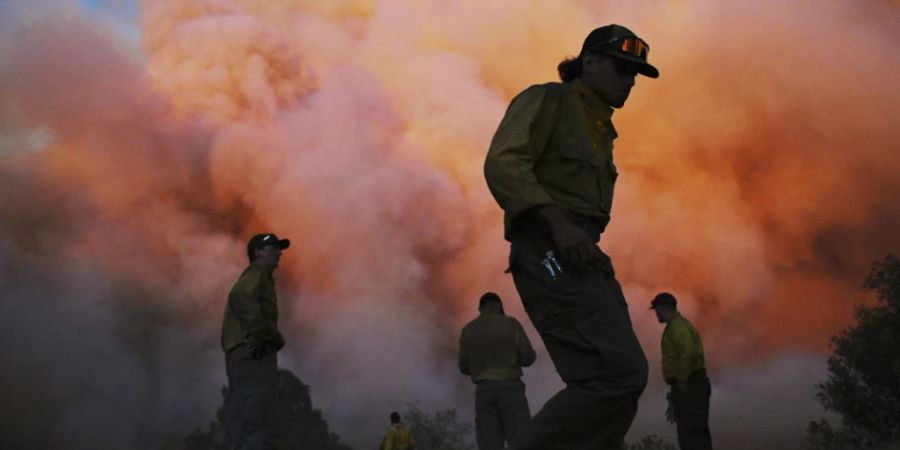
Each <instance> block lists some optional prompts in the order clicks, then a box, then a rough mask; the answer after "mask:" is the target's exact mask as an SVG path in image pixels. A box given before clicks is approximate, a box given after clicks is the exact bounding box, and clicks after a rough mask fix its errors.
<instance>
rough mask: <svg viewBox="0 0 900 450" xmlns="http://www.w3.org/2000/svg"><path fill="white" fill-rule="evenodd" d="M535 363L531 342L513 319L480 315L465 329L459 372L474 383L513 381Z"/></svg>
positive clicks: (500, 315) (460, 351)
mask: <svg viewBox="0 0 900 450" xmlns="http://www.w3.org/2000/svg"><path fill="white" fill-rule="evenodd" d="M534 359H535V353H534V348H532V346H531V341H529V340H528V336H527V335H526V334H525V330H524V329H522V325H521V324H520V323H519V321H518V320H516V319H515V318H513V317H509V316H505V315H502V314H481V315H479V316H478V317H477V318H475V320H473V321H471V322H469V323H468V324H466V326H465V327H463V330H462V334H461V336H460V338H459V370H460V372H462V373H463V374H465V375H469V376H470V377H471V378H472V382H473V383H477V382H479V381H483V380H493V381H503V380H514V379H516V378H519V377H521V376H522V367H527V366H530V365H531V364H532V363H534Z"/></svg>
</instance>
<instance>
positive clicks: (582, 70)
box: [557, 24, 659, 108]
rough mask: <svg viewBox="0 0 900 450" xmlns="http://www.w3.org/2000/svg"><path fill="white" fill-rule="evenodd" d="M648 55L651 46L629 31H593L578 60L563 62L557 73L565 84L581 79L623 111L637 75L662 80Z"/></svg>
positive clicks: (616, 28)
mask: <svg viewBox="0 0 900 450" xmlns="http://www.w3.org/2000/svg"><path fill="white" fill-rule="evenodd" d="M649 52H650V46H649V45H647V43H646V42H645V41H644V40H643V39H641V38H639V37H637V35H635V34H634V33H632V32H631V30H629V29H628V28H625V27H623V26H621V25H615V24H613V25H606V26H603V27H600V28H597V29H595V30H594V31H591V32H590V34H588V35H587V37H586V38H585V39H584V44H583V45H582V46H581V53H580V54H579V55H578V57H576V58H567V59H565V60H563V61H562V62H561V63H559V65H558V66H557V70H558V71H559V77H560V79H562V81H564V82H567V83H568V82H569V81H572V80H575V79H576V78H580V79H581V81H582V82H583V83H584V84H585V85H587V86H588V87H589V88H590V89H591V90H592V91H594V93H595V94H597V96H598V97H600V99H601V100H603V101H604V102H606V103H607V104H608V105H609V106H612V107H613V108H621V107H622V106H623V105H625V100H627V99H628V96H629V95H630V94H631V88H632V87H634V81H635V80H634V79H635V76H636V75H637V74H641V75H644V76H647V77H650V78H657V77H659V71H658V70H657V69H656V67H653V66H652V65H650V63H648V62H647V54H648V53H649Z"/></svg>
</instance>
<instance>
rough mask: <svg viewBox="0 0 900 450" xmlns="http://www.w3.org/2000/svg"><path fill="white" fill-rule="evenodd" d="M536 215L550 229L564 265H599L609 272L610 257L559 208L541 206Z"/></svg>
mask: <svg viewBox="0 0 900 450" xmlns="http://www.w3.org/2000/svg"><path fill="white" fill-rule="evenodd" d="M534 215H535V216H536V217H537V218H538V219H540V220H541V221H542V222H544V223H545V224H546V225H547V226H548V227H549V228H550V237H551V238H552V239H553V244H554V246H555V247H556V249H557V250H558V251H559V257H560V261H561V262H562V263H563V264H564V265H567V266H570V267H573V268H583V267H587V266H591V265H597V267H598V268H601V269H603V270H604V271H608V269H607V268H606V264H608V261H607V258H608V257H607V256H606V255H605V254H603V252H601V251H600V249H599V248H597V244H596V243H595V242H594V240H593V239H591V237H590V236H589V235H588V234H587V232H586V231H584V230H583V229H582V228H581V227H579V226H577V225H575V224H574V223H572V221H571V220H569V218H568V217H567V216H566V214H565V213H564V212H563V211H562V209H560V207H559V206H556V205H544V206H539V207H537V208H535V210H534Z"/></svg>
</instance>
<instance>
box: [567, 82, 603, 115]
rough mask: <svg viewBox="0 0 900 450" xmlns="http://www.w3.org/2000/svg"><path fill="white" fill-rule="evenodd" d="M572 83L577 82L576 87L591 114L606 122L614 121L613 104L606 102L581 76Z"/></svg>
mask: <svg viewBox="0 0 900 450" xmlns="http://www.w3.org/2000/svg"><path fill="white" fill-rule="evenodd" d="M572 83H574V84H575V89H577V90H578V93H579V94H580V97H581V100H582V102H584V104H585V105H587V107H588V109H589V110H590V111H591V114H593V115H595V116H596V117H597V118H598V119H600V120H602V121H604V122H606V123H612V114H613V109H612V106H609V105H608V104H606V102H604V101H603V100H601V99H600V97H599V96H597V94H596V93H594V91H592V90H591V88H589V87H588V86H587V85H586V84H584V83H583V82H582V81H581V78H576V79H575V80H574V81H572Z"/></svg>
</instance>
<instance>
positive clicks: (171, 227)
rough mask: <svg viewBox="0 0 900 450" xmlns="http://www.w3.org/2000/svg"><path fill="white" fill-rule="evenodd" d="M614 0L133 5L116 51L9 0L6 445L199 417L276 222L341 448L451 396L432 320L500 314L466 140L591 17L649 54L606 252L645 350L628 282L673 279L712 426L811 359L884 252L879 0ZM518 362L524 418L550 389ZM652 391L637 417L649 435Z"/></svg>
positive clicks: (627, 130) (93, 34)
mask: <svg viewBox="0 0 900 450" xmlns="http://www.w3.org/2000/svg"><path fill="white" fill-rule="evenodd" d="M628 6H629V7H628V8H627V9H628V10H627V11H626V10H625V9H624V6H623V7H620V8H623V9H621V10H617V9H616V8H617V7H616V6H615V5H600V6H598V5H595V4H594V3H591V4H590V5H588V4H586V3H584V4H583V3H580V2H566V3H559V2H555V3H552V4H551V3H549V2H531V3H529V2H492V3H490V4H487V5H485V4H484V2H475V1H460V2H453V3H452V5H451V4H431V5H428V4H421V3H419V2H400V1H375V0H369V1H358V2H349V1H348V2H340V3H337V2H315V1H308V2H282V1H266V2H251V1H224V2H223V1H153V2H147V3H145V4H143V5H142V11H141V35H142V39H143V46H144V48H143V54H141V55H138V54H135V52H132V51H129V50H128V47H127V46H126V45H125V44H122V43H121V42H122V41H121V40H120V39H118V38H117V34H116V33H115V32H114V31H112V30H111V29H110V28H109V27H104V26H100V25H99V24H98V23H96V22H95V21H92V20H91V19H89V18H85V17H79V16H78V15H77V14H75V13H73V12H71V11H70V12H69V13H67V14H66V15H63V14H62V13H60V12H59V11H56V12H54V13H53V14H35V13H33V12H28V13H27V14H26V10H25V8H23V7H19V6H12V7H7V9H8V13H9V14H5V16H6V17H7V18H6V19H4V21H7V20H8V21H9V22H10V26H5V27H3V30H4V31H3V32H2V33H3V35H4V36H3V37H4V39H2V42H4V43H5V44H4V45H3V47H2V48H0V57H2V60H0V94H2V98H3V99H4V100H3V102H4V104H3V105H2V116H0V117H2V123H0V135H2V138H3V139H2V140H0V143H2V144H3V148H2V149H0V176H2V183H3V187H2V191H0V211H2V215H0V231H2V235H3V236H5V238H3V239H2V240H0V249H2V252H0V286H2V289H3V292H4V297H5V299H4V302H3V306H2V308H3V311H2V312H3V313H2V315H0V317H2V319H0V320H3V323H2V331H0V333H3V334H2V336H3V341H4V342H8V343H15V344H13V347H14V348H13V349H12V350H11V351H10V352H8V353H7V356H5V357H4V361H3V368H4V369H7V372H11V373H12V374H13V375H12V376H11V377H4V381H3V385H2V387H3V390H4V393H7V392H10V393H15V395H13V396H11V398H12V399H13V402H12V403H13V404H15V405H17V410H16V412H15V415H14V416H12V417H11V418H10V420H5V421H4V423H6V424H8V425H10V426H11V427H12V430H14V432H9V433H3V435H4V439H12V441H11V444H12V445H14V446H17V447H23V448H24V447H34V446H35V442H37V443H39V444H43V445H41V446H42V447H43V448H54V447H57V448H58V447H61V446H62V445H63V444H62V443H64V442H75V441H77V442H83V443H84V447H85V448H88V447H89V448H154V447H155V446H156V444H158V442H159V441H160V439H163V438H164V437H165V435H167V434H176V433H179V432H184V431H186V430H187V429H188V428H190V427H193V426H195V425H199V424H200V423H201V422H202V420H204V419H205V418H206V417H210V415H211V410H212V408H213V407H214V406H215V405H216V404H217V403H218V401H219V398H218V391H217V388H216V387H217V386H218V385H220V384H221V383H223V382H224V376H223V375H222V373H221V372H222V370H221V355H220V354H219V351H218V348H217V333H218V326H219V320H220V317H221V313H222V308H223V303H224V299H225V296H226V293H227V290H228V288H229V287H230V284H231V283H232V282H233V280H234V278H235V277H236V276H237V274H238V273H239V272H240V270H241V268H242V266H243V264H244V263H245V261H244V260H243V258H242V256H241V255H242V250H241V249H242V245H243V244H242V243H243V242H244V241H245V239H246V238H247V237H248V236H249V235H251V234H253V233H255V232H257V231H259V230H272V231H275V232H277V233H279V234H280V235H284V236H287V237H289V238H291V239H292V241H293V242H294V246H293V247H292V248H291V250H290V251H289V253H287V255H286V257H285V258H284V259H283V267H282V268H281V269H279V271H278V282H279V291H280V294H281V302H282V310H283V311H282V314H283V319H282V327H283V328H284V330H285V332H286V334H287V336H288V341H289V345H288V347H287V348H286V350H285V352H283V354H282V363H283V364H284V365H286V366H287V367H290V368H292V369H294V370H296V371H297V373H298V375H299V376H300V377H301V378H303V379H304V380H305V381H307V382H309V383H310V384H311V385H312V386H313V398H314V401H315V402H316V404H317V405H318V406H320V407H322V408H323V409H324V411H325V413H326V417H327V418H328V419H329V421H330V422H331V423H332V425H333V426H335V428H336V429H337V430H338V432H340V433H341V434H342V435H343V436H344V437H345V438H347V439H348V440H349V441H350V442H352V443H354V444H356V445H358V446H365V445H369V444H371V442H373V441H374V437H375V435H376V433H377V432H378V431H379V430H380V429H381V427H382V424H383V423H384V422H386V419H385V416H386V414H387V412H389V411H390V410H393V409H400V408H402V405H403V404H404V403H406V402H407V401H410V400H413V399H419V400H421V401H422V402H423V403H424V404H425V405H426V406H454V405H462V407H463V408H467V406H466V405H468V402H469V401H470V399H469V398H468V392H469V389H470V388H469V387H468V385H467V381H466V380H465V379H463V378H462V377H460V376H458V375H457V374H456V373H455V367H454V359H453V356H454V355H453V352H454V350H455V347H454V346H455V337H456V336H455V335H456V330H457V329H458V328H457V327H458V326H459V325H460V324H462V323H463V322H464V321H466V320H467V319H468V318H469V317H470V316H471V315H472V314H473V309H474V308H473V306H474V305H473V304H474V300H475V299H476V298H477V296H478V294H479V293H480V292H483V291H484V290H488V289H490V290H497V291H499V292H501V295H505V296H506V297H507V298H509V299H510V301H509V302H508V303H509V304H510V305H509V308H508V309H510V310H511V311H512V312H513V313H514V314H517V315H518V316H519V317H523V315H522V313H521V309H520V308H519V307H518V306H517V305H515V303H516V302H515V301H514V299H515V295H514V290H513V289H512V286H511V283H510V282H509V280H508V278H507V277H506V276H504V275H503V274H502V269H503V268H504V263H505V256H506V255H505V253H506V245H505V244H504V243H503V241H502V240H501V238H500V237H501V234H502V233H501V230H500V227H501V219H500V214H499V210H498V209H497V208H496V206H495V204H494V203H493V200H492V199H491V198H490V196H489V194H488V192H487V190H486V189H485V186H484V182H483V180H482V175H481V163H482V161H483V156H484V151H485V148H486V146H487V143H488V142H489V140H490V137H491V134H492V132H493V131H494V128H495V126H496V124H497V122H498V121H499V119H500V117H501V116H502V113H503V110H504V108H505V107H506V104H507V103H508V99H509V97H510V96H511V95H514V94H515V93H516V92H517V91H518V90H520V89H522V88H523V87H525V86H527V85H528V84H530V83H536V82H543V81H547V80H551V79H553V77H554V73H553V69H554V67H555V64H556V62H558V60H559V59H560V57H561V56H563V55H566V54H571V53H573V52H575V51H577V49H578V47H579V45H580V40H581V39H582V38H583V36H584V34H585V33H586V32H587V31H588V30H589V29H590V28H591V27H593V26H595V25H596V24H600V23H607V22H618V23H624V24H628V25H629V26H631V27H632V28H633V29H635V30H636V31H638V33H640V34H642V35H643V36H644V37H645V38H646V39H647V40H648V41H649V42H650V43H651V46H652V47H653V51H652V52H651V60H653V61H654V63H656V64H657V65H658V66H659V67H660V69H661V71H662V73H663V76H662V77H661V78H660V79H659V80H653V81H650V80H643V79H642V80H639V84H638V86H637V88H636V89H635V91H634V93H633V96H632V99H631V100H630V102H629V104H628V106H627V107H626V108H625V109H623V110H622V111H621V112H620V113H617V116H616V119H617V122H616V123H617V128H618V129H619V131H620V135H621V137H620V139H619V141H617V162H618V165H619V167H620V171H621V172H622V173H623V175H622V177H621V178H620V184H619V186H618V193H617V194H618V195H617V200H616V202H617V203H616V207H615V213H614V220H613V223H612V225H611V226H610V229H609V232H608V233H607V234H606V235H605V236H604V244H603V245H604V247H605V248H606V249H607V250H608V251H609V252H610V253H611V254H612V255H613V257H614V259H615V261H616V264H617V269H618V272H619V274H620V278H621V279H622V281H623V284H624V285H625V289H626V294H628V296H629V298H630V299H631V300H632V302H633V304H635V307H634V308H633V310H634V318H635V323H636V327H637V328H638V332H639V335H640V336H641V338H642V341H643V342H644V344H645V348H646V349H647V351H648V356H649V357H650V359H651V361H652V362H653V363H654V364H655V362H656V361H657V360H658V349H657V347H658V334H659V332H660V328H659V326H658V324H656V323H654V320H653V318H652V317H650V316H648V315H646V314H644V311H643V309H644V308H643V303H644V302H645V301H646V300H647V299H648V298H649V297H651V296H652V295H653V294H654V293H655V292H657V291H659V290H663V289H665V290H671V291H673V292H674V293H675V294H676V295H677V296H678V297H679V299H680V300H681V301H682V304H683V305H684V309H685V310H686V311H687V314H688V315H689V316H690V317H691V318H692V319H693V320H694V321H695V322H696V323H697V324H698V325H699V326H700V327H701V329H702V330H703V332H704V337H705V339H706V343H707V347H708V352H709V357H708V359H709V361H710V368H711V369H712V370H713V372H714V373H719V374H721V378H720V379H722V380H724V381H722V382H720V383H719V384H717V386H718V387H719V388H721V389H722V392H723V393H724V394H723V396H722V397H721V398H722V399H723V400H722V401H720V402H719V403H715V404H714V406H715V407H717V408H719V409H720V410H721V411H722V413H723V416H727V415H728V414H729V412H732V411H735V410H739V409H746V404H745V403H743V402H741V401H739V400H735V399H736V398H739V397H740V395H741V393H742V392H747V389H745V388H743V387H741V386H750V385H754V386H755V385H756V384H754V383H755V382H756V381H759V380H763V379H766V380H768V383H770V384H771V385H772V386H775V387H773V388H772V389H773V390H774V391H778V389H781V388H779V387H778V386H781V387H784V386H796V383H794V384H792V382H791V381H790V380H792V379H794V378H795V375H796V374H795V372H792V371H791V370H789V369H786V367H801V368H805V367H813V368H815V367H819V366H816V363H815V362H809V361H808V360H807V359H804V358H799V359H798V358H796V357H789V356H778V355H783V354H794V352H795V351H800V352H814V353H815V352H818V353H819V354H821V352H823V351H824V350H825V345H826V343H827V336H828V335H829V334H831V333H833V332H835V331H836V330H837V329H839V328H840V327H841V326H844V325H846V324H847V323H848V321H849V318H850V311H851V309H852V305H853V303H854V302H855V301H857V300H858V299H860V298H861V295H862V294H861V292H860V291H859V288H858V286H859V284H860V281H861V280H862V278H863V277H864V276H865V272H866V269H867V267H868V264H869V263H870V262H871V260H872V259H874V258H876V257H879V256H881V255H882V254H883V253H886V252H887V251H891V250H896V249H897V248H898V244H900V242H898V239H900V238H898V236H897V234H896V232H895V231H896V229H897V225H898V215H900V212H898V209H897V208H896V205H897V204H898V200H900V189H898V185H897V182H896V181H895V180H894V179H895V175H896V174H897V173H898V172H900V170H898V169H900V166H898V160H897V159H896V158H895V157H893V156H892V155H891V154H890V152H891V150H893V149H896V147H897V144H898V143H900V132H898V130H897V129H896V128H895V127H891V126H890V125H891V123H890V120H891V118H892V117H893V114H892V113H893V112H894V111H895V109H896V105H897V104H898V100H900V99H898V96H900V89H897V88H898V86H897V81H896V77H891V76H888V74H890V73H892V72H893V71H895V70H896V68H897V67H898V63H900V61H898V60H897V59H898V56H897V55H896V54H895V52H892V51H891V50H890V49H889V48H888V44H889V42H892V41H893V40H894V39H895V38H896V37H897V36H896V33H897V32H896V29H895V28H892V27H891V26H890V24H891V23H894V22H895V21H894V20H893V19H896V17H897V12H896V9H895V8H890V7H888V6H885V5H882V4H880V3H870V4H867V6H866V9H860V8H859V7H858V6H854V5H851V4H850V2H847V4H846V5H842V4H834V5H831V6H827V7H823V6H821V5H819V6H816V8H809V7H805V6H804V5H793V6H789V7H788V6H784V5H782V6H780V7H779V8H778V9H777V10H773V11H770V10H769V9H765V8H764V7H763V6H754V5H749V4H739V3H737V2H725V3H721V2H720V3H713V2H710V3H709V4H708V5H705V8H702V9H693V8H691V9H688V7H687V6H684V5H681V4H677V3H675V2H672V3H669V4H665V5H659V4H657V3H653V5H649V4H648V6H647V7H646V8H636V7H635V4H633V3H631V4H629V5H628ZM807 6H808V5H807ZM694 8H697V7H696V5H695V7H694ZM701 11H702V12H701ZM26 16H27V20H25V18H26ZM17 19H20V20H17ZM498 30H502V33H501V32H499V31H498ZM834 30H842V32H841V33H840V40H839V41H838V42H835V37H834ZM7 36H8V37H9V39H7V38H6V37H7ZM824 42H827V43H828V44H827V45H824V44H823V43H824ZM862 49H864V51H863V50H862ZM773 358H774V359H773ZM541 361H542V362H540V363H539V365H538V367H535V368H534V369H533V370H532V371H531V372H530V373H529V375H528V376H527V379H526V381H527V382H528V383H529V385H530V386H532V390H531V392H532V401H533V402H534V405H535V407H537V406H539V405H540V403H541V402H542V401H543V399H546V398H547V396H548V395H550V393H551V392H552V391H553V390H554V389H556V387H557V383H558V381H556V380H554V375H553V371H552V367H551V366H550V365H549V362H548V360H547V358H546V356H544V357H543V358H542V360H541ZM767 361H776V362H775V363H769V362H767ZM779 361H790V362H792V363H780V362H779ZM757 364H761V366H760V367H761V368H759V369H753V368H745V367H747V366H750V367H753V366H755V365H757ZM10 368H14V369H12V370H11V369H10ZM810 373H812V375H813V376H814V377H817V376H820V375H821V370H813V369H811V370H810ZM729 380H730V381H729ZM810 382H811V381H809V382H806V381H805V383H806V384H809V383H810ZM652 383H653V384H652V385H651V389H650V390H649V391H648V399H647V400H645V406H646V407H642V413H641V415H640V416H639V418H638V420H637V422H636V425H635V428H636V432H644V431H646V432H656V431H654V430H656V429H657V422H658V419H659V418H658V417H657V416H658V415H657V414H655V412H656V411H655V406H654V405H650V404H648V402H650V401H651V400H652V399H656V397H659V395H658V394H659V392H660V384H661V383H660V381H659V380H658V378H654V379H653V380H652ZM750 391H753V389H750ZM811 404H812V403H811V399H808V402H807V403H806V404H802V405H801V406H798V408H799V409H798V411H797V412H798V413H802V415H803V416H804V417H805V416H807V415H809V414H810V413H809V411H811V407H810V405H811ZM759 408H764V405H760V406H759ZM657 409H658V408H657ZM47 411H52V414H48V413H47ZM644 411H646V412H644ZM5 417H8V416H6V415H5ZM13 418H14V419H15V420H13ZM763 419H764V417H763V416H760V420H763ZM802 421H803V419H802V418H801V420H800V424H801V425H802ZM756 426H757V427H758V429H760V430H765V429H766V426H767V425H766V424H765V423H762V422H761V423H760V424H758V425H756ZM47 429H53V430H54V432H53V433H47V432H46V430H47ZM720 429H722V430H723V433H725V434H726V435H727V434H728V433H731V436H738V435H740V432H741V431H740V430H739V429H738V427H734V426H728V425H727V424H722V426H721V427H720ZM728 430H732V431H728ZM798 432H799V433H802V429H801V430H798ZM778 439H782V438H778ZM785 439H786V438H785ZM772 442H773V443H774V442H776V441H772ZM779 442H780V441H779ZM76 445H77V444H76ZM4 447H6V445H4Z"/></svg>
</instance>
